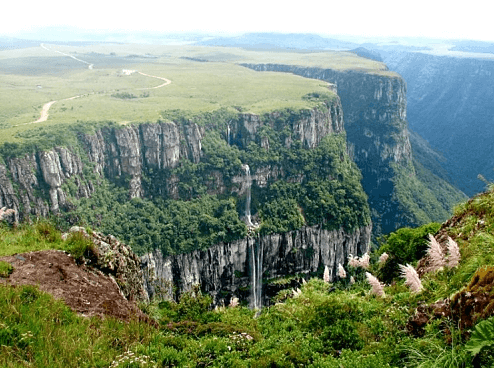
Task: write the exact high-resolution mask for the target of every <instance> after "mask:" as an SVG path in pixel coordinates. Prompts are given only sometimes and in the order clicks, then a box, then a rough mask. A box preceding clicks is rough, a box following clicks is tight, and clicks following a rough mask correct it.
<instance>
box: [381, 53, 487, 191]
mask: <svg viewBox="0 0 494 368" xmlns="http://www.w3.org/2000/svg"><path fill="white" fill-rule="evenodd" d="M383 55H385V59H386V63H387V64H388V65H389V67H390V68H391V69H393V70H395V71H397V72H398V73H400V74H401V75H402V76H403V78H404V79H405V80H406V82H407V85H408V120H409V122H410V128H411V129H412V130H414V131H416V132H417V133H418V134H420V135H421V136H422V137H424V138H426V139H427V141H428V142H429V143H430V145H431V146H432V148H434V149H436V150H438V151H439V152H441V154H442V155H443V156H444V158H445V160H443V161H442V162H441V165H442V166H443V168H444V169H446V171H447V172H448V174H449V177H450V178H451V179H450V180H451V181H452V182H453V183H455V184H456V185H457V186H458V187H459V188H460V189H461V190H462V191H464V192H465V193H467V194H468V195H473V194H475V193H478V192H479V191H482V190H484V188H485V183H483V182H482V181H480V180H478V179H477V175H478V174H482V175H483V176H485V177H486V179H487V180H489V181H492V180H494V175H493V171H492V168H493V167H494V160H493V159H492V157H491V153H492V137H493V133H494V132H493V130H492V117H493V116H494V107H493V105H492V99H493V98H494V88H493V85H494V61H493V60H488V59H480V58H472V57H452V56H437V55H428V54H425V53H420V52H413V53H412V52H398V51H397V52H392V51H390V52H387V53H383Z"/></svg>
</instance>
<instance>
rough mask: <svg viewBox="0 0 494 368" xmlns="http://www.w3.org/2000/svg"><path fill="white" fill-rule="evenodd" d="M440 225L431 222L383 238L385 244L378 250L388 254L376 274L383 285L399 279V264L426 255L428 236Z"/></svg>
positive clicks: (403, 229)
mask: <svg viewBox="0 0 494 368" xmlns="http://www.w3.org/2000/svg"><path fill="white" fill-rule="evenodd" d="M440 227H441V225H440V224H438V223H435V222H432V223H430V224H426V225H422V226H420V227H417V228H415V229H411V228H401V229H398V230H396V231H395V232H393V233H391V234H389V235H388V236H386V237H384V240H385V243H384V244H382V245H381V247H380V248H379V253H380V254H383V253H387V254H389V258H388V259H387V262H385V263H384V264H383V265H382V267H381V268H380V269H379V272H378V273H377V277H378V278H379V279H380V280H382V281H383V282H385V283H391V282H392V281H393V279H396V278H398V277H400V267H399V265H400V264H407V263H410V264H412V263H414V262H416V261H418V260H419V259H421V258H422V257H424V256H425V255H426V254H427V249H428V245H429V241H428V235H429V234H435V233H436V232H437V231H438V230H439V228H440Z"/></svg>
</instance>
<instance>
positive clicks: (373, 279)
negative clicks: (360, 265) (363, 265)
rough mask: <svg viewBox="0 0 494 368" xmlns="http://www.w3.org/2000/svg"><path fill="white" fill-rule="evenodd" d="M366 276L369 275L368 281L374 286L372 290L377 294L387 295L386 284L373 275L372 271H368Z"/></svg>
mask: <svg viewBox="0 0 494 368" xmlns="http://www.w3.org/2000/svg"><path fill="white" fill-rule="evenodd" d="M365 276H366V277H367V282H368V283H369V284H370V285H371V286H372V290H371V291H372V292H373V293H374V294H376V295H379V296H382V297H385V296H386V295H385V294H384V285H383V284H382V283H381V282H379V280H378V279H377V277H375V276H373V275H372V274H371V273H370V272H366V273H365Z"/></svg>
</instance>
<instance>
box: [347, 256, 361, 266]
mask: <svg viewBox="0 0 494 368" xmlns="http://www.w3.org/2000/svg"><path fill="white" fill-rule="evenodd" d="M348 265H349V266H351V267H354V268H357V267H359V266H360V261H359V259H358V257H354V256H352V255H351V254H349V255H348Z"/></svg>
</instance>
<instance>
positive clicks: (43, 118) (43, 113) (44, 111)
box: [16, 44, 172, 126]
mask: <svg viewBox="0 0 494 368" xmlns="http://www.w3.org/2000/svg"><path fill="white" fill-rule="evenodd" d="M40 47H42V48H43V49H45V50H48V51H53V52H58V53H59V54H62V55H64V56H68V57H70V58H72V59H74V60H77V61H80V62H81V63H84V64H87V65H88V68H89V69H93V66H94V64H90V63H88V62H87V61H84V60H81V59H78V58H76V57H75V56H73V55H70V54H66V53H63V52H61V51H57V50H51V49H49V48H47V47H46V46H45V45H44V44H41V45H40ZM137 73H139V74H141V75H144V76H146V77H150V78H155V79H160V80H162V81H164V82H165V83H162V84H160V85H159V86H155V87H146V88H137V90H138V91H142V90H148V89H157V88H161V87H164V86H167V85H169V84H170V83H171V82H172V81H171V80H169V79H166V78H163V77H157V76H155V75H150V74H146V73H143V72H140V71H137ZM90 94H94V92H93V93H90ZM87 95H89V94H86V95H79V96H73V97H69V98H65V99H63V100H61V101H68V100H73V99H76V98H80V97H82V96H87ZM56 102H57V101H56V100H55V101H50V102H47V103H45V104H44V105H43V108H42V109H41V113H40V118H39V119H38V120H36V121H32V122H30V123H24V124H18V125H16V126H19V125H28V124H36V123H42V122H44V121H47V120H48V116H49V110H50V107H51V106H52V105H53V104H54V103H56Z"/></svg>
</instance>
